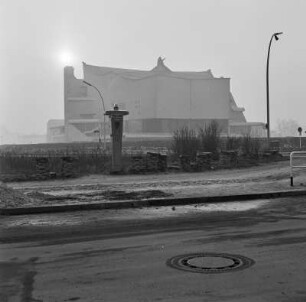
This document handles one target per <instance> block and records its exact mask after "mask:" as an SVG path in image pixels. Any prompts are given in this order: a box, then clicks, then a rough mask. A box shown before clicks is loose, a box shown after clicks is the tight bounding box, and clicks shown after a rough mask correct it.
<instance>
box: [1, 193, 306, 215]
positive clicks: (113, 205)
mask: <svg viewBox="0 0 306 302" xmlns="http://www.w3.org/2000/svg"><path fill="white" fill-rule="evenodd" d="M302 195H306V190H297V191H278V192H267V193H253V194H238V195H229V196H208V197H184V198H160V199H147V200H129V201H117V202H100V203H90V204H88V203H81V204H68V205H53V206H39V207H27V208H2V209H0V215H27V214H38V213H59V212H68V211H84V210H86V211H87V210H106V209H127V208H141V207H161V206H174V205H190V204H199V203H216V202H227V201H228V202H231V201H243V200H254V199H273V198H281V197H292V196H302Z"/></svg>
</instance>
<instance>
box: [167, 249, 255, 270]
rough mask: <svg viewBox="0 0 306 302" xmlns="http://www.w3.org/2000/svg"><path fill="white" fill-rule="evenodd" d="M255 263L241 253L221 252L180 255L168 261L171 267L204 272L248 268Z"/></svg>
mask: <svg viewBox="0 0 306 302" xmlns="http://www.w3.org/2000/svg"><path fill="white" fill-rule="evenodd" d="M254 263H255V261H254V260H252V259H250V258H247V257H244V256H241V255H232V254H220V253H197V254H187V255H179V256H175V257H173V258H171V259H169V260H168V261H167V265H168V266H170V267H173V268H177V269H180V270H184V271H189V272H195V273H204V274H213V273H225V272H231V271H237V270H241V269H245V268H248V267H250V266H252V265H253V264H254Z"/></svg>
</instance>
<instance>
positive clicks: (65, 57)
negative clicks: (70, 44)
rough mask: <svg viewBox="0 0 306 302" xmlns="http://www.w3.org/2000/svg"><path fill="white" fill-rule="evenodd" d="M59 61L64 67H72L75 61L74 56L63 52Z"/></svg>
mask: <svg viewBox="0 0 306 302" xmlns="http://www.w3.org/2000/svg"><path fill="white" fill-rule="evenodd" d="M59 60H60V62H61V63H62V64H64V65H71V64H72V63H73V61H74V55H73V54H72V53H71V52H69V51H62V52H60V54H59Z"/></svg>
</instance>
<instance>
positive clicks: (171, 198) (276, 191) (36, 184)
mask: <svg viewBox="0 0 306 302" xmlns="http://www.w3.org/2000/svg"><path fill="white" fill-rule="evenodd" d="M6 187H7V188H9V189H10V190H13V191H14V192H17V194H19V196H24V197H25V198H24V199H23V198H19V200H18V202H17V201H16V200H17V198H11V199H10V200H9V198H8V197H7V198H5V197H3V196H2V197H1V199H0V201H1V202H0V214H1V215H20V214H34V213H52V212H65V211H76V210H91V209H121V208H140V207H150V206H169V205H171V206H176V205H187V204H203V203H211V202H213V203H215V202H226V201H244V200H254V199H263V198H265V199H267V198H279V197H290V196H300V195H306V170H305V169H304V170H303V169H300V170H295V171H294V186H293V187H292V186H290V167H289V161H281V162H274V163H269V164H263V165H259V166H254V167H250V168H244V169H231V170H229V169H226V170H216V171H206V172H200V173H164V174H148V175H89V176H85V177H80V178H76V179H67V180H50V181H32V182H15V183H14V182H12V183H7V184H6ZM106 193H107V194H106Z"/></svg>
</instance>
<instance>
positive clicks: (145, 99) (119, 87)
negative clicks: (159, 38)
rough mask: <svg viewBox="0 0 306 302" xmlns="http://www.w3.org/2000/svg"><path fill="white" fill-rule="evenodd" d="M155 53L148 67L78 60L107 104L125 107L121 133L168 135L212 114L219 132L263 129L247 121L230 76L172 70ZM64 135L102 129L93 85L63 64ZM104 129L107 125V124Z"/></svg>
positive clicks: (90, 134)
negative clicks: (236, 100) (232, 89)
mask: <svg viewBox="0 0 306 302" xmlns="http://www.w3.org/2000/svg"><path fill="white" fill-rule="evenodd" d="M163 61H164V60H163V59H161V58H158V61H157V65H156V66H155V67H154V68H153V69H152V70H148V71H143V70H132V69H121V68H111V67H100V66H93V65H88V64H86V63H83V72H84V80H85V81H87V82H89V83H91V84H92V85H94V86H96V87H97V88H98V89H99V91H100V92H101V94H102V96H103V100H104V103H105V107H106V110H108V109H110V108H112V107H113V104H115V103H116V104H118V105H119V108H120V109H125V110H128V111H129V115H128V116H126V118H125V124H124V132H125V135H126V136H171V135H172V134H173V131H175V130H176V129H179V128H181V127H183V126H188V127H190V128H197V127H205V125H207V123H209V122H210V121H212V120H216V121H217V122H218V123H219V125H220V127H221V129H222V133H223V134H224V135H228V134H230V135H241V134H251V133H252V132H253V133H256V132H258V133H257V134H256V135H258V134H259V132H262V131H263V125H264V124H263V123H248V122H247V121H246V119H245V116H244V114H243V112H244V108H241V107H238V106H237V104H236V102H235V100H234V98H233V95H232V94H231V92H230V79H229V78H222V77H221V78H215V77H214V76H213V74H212V72H211V71H210V70H207V71H202V72H177V71H171V70H170V69H169V68H168V67H167V66H166V65H165V64H164V62H163ZM64 104H65V121H64V132H65V140H66V141H68V142H70V141H93V140H98V139H99V137H100V136H101V133H102V132H103V129H104V127H103V126H101V122H103V107H102V100H101V98H100V96H99V94H98V93H97V91H96V90H95V89H94V88H93V87H89V86H88V85H86V84H85V83H83V79H77V78H76V77H75V76H74V69H73V67H65V69H64ZM106 131H107V133H108V134H109V132H110V130H109V128H107V130H106Z"/></svg>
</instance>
